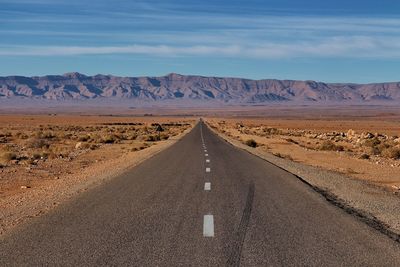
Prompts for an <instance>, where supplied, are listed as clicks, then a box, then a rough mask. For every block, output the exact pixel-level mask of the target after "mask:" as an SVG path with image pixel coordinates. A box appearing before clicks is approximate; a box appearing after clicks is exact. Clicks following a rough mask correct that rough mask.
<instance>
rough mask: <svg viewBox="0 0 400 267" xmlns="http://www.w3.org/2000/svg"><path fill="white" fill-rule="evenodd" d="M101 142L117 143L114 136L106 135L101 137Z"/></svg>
mask: <svg viewBox="0 0 400 267" xmlns="http://www.w3.org/2000/svg"><path fill="white" fill-rule="evenodd" d="M101 142H102V143H104V144H114V143H116V142H117V137H116V136H115V135H114V134H107V135H104V136H103V137H102V139H101Z"/></svg>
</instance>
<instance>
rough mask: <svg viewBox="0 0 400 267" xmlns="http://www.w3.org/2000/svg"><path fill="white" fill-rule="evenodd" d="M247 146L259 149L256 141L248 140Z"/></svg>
mask: <svg viewBox="0 0 400 267" xmlns="http://www.w3.org/2000/svg"><path fill="white" fill-rule="evenodd" d="M245 144H246V145H248V146H249V147H257V142H256V141H255V140H254V139H249V140H246V142H245Z"/></svg>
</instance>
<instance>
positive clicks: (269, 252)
mask: <svg viewBox="0 0 400 267" xmlns="http://www.w3.org/2000/svg"><path fill="white" fill-rule="evenodd" d="M89 265H90V266H103V265H112V266H239V265H240V266H399V265H400V246H399V244H398V243H396V242H395V241H393V240H392V239H390V238H388V237H387V236H385V235H383V234H381V233H380V232H378V231H376V230H374V229H372V228H371V227H369V226H367V225H366V224H364V223H362V222H361V221H359V220H358V219H356V218H354V217H353V216H351V215H349V214H347V213H345V212H344V211H343V210H341V209H340V208H338V207H335V206H333V205H332V204H330V203H328V202H327V201H326V200H325V199H324V198H323V197H322V196H320V195H319V194H318V193H316V192H315V191H313V190H312V189H311V188H310V187H309V186H307V185H306V184H304V183H302V182H301V181H299V180H298V179H297V178H296V177H295V176H293V175H292V174H290V173H287V172H286V171H284V170H282V169H279V168H278V167H276V166H274V165H272V164H270V163H268V162H266V161H264V160H262V159H260V158H257V157H256V156H253V155H251V154H249V153H247V152H245V151H242V150H240V149H237V148H235V147H233V146H232V145H230V144H228V143H227V142H225V141H224V140H223V139H221V138H220V137H218V136H217V135H215V134H214V133H213V132H212V131H211V130H210V129H208V127H207V126H206V125H205V124H204V123H202V122H200V123H199V124H197V125H196V126H195V127H194V129H193V130H192V131H191V132H190V133H188V134H187V135H186V136H185V137H183V138H182V139H181V140H179V141H178V142H177V143H175V144H174V145H173V146H171V147H169V148H168V149H166V150H164V151H162V152H161V153H159V154H157V155H155V156H154V157H152V158H151V159H148V160H147V161H145V162H143V163H141V164H140V165H138V166H136V167H134V168H132V169H131V170H130V171H128V172H127V173H125V174H124V175H121V176H119V177H116V178H115V179H112V180H110V181H108V182H106V183H104V184H102V185H100V186H97V187H95V188H93V189H91V190H88V191H86V192H84V193H82V194H81V195H79V196H78V197H76V198H74V199H73V200H71V201H69V202H67V203H64V204H62V205H60V206H59V207H58V208H56V209H54V210H53V211H51V212H49V213H47V214H45V215H43V216H41V217H38V218H35V219H32V220H31V221H30V222H29V223H28V224H25V225H23V226H21V227H19V228H18V229H16V230H15V231H13V232H12V233H11V234H8V235H6V236H4V237H3V238H2V239H1V240H0V266H89Z"/></svg>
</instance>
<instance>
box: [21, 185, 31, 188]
mask: <svg viewBox="0 0 400 267" xmlns="http://www.w3.org/2000/svg"><path fill="white" fill-rule="evenodd" d="M27 188H31V187H30V186H29V185H21V189H27Z"/></svg>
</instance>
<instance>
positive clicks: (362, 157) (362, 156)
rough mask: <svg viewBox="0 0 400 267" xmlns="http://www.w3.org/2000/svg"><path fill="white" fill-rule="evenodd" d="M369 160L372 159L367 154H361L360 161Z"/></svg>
mask: <svg viewBox="0 0 400 267" xmlns="http://www.w3.org/2000/svg"><path fill="white" fill-rule="evenodd" d="M369 158H370V156H369V155H368V154H366V153H364V154H361V156H360V159H369Z"/></svg>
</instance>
